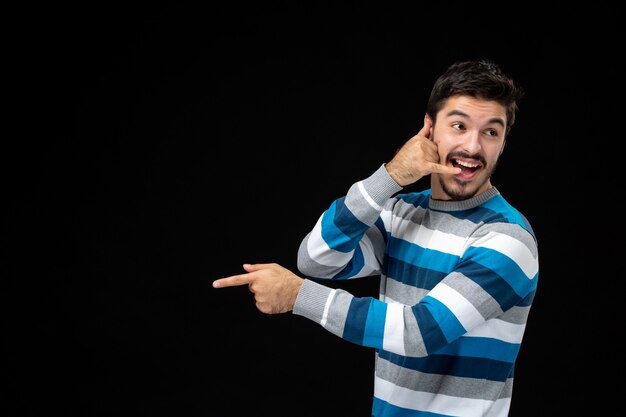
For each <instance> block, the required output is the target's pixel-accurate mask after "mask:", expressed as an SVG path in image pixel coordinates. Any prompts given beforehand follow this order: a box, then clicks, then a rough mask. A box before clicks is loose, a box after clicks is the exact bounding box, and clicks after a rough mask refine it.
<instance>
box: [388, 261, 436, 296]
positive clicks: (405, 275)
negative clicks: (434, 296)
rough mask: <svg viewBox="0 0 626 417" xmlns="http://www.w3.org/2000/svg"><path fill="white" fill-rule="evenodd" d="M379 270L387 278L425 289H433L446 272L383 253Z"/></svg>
mask: <svg viewBox="0 0 626 417" xmlns="http://www.w3.org/2000/svg"><path fill="white" fill-rule="evenodd" d="M381 272H382V273H383V274H384V275H385V276H386V277H388V278H391V279H394V280H396V281H398V282H402V283H403V284H406V285H410V286H412V287H417V288H422V289H425V290H431V289H433V287H434V286H435V285H437V284H438V283H439V282H440V281H441V280H442V279H443V278H444V277H445V276H446V275H447V274H448V272H447V271H446V272H441V271H433V270H432V269H426V268H421V267H419V266H415V265H413V264H411V263H408V262H404V261H401V260H399V259H395V258H392V257H389V256H387V255H385V260H384V262H383V270H382V271H381Z"/></svg>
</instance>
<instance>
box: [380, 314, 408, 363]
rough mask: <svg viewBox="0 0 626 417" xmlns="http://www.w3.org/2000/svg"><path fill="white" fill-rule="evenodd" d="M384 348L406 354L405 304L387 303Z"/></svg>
mask: <svg viewBox="0 0 626 417" xmlns="http://www.w3.org/2000/svg"><path fill="white" fill-rule="evenodd" d="M383 349H384V350H387V351H389V352H393V353H396V354H398V355H405V354H406V352H405V350H404V306H403V305H402V304H397V303H389V302H388V303H387V315H386V317H385V335H384V337H383Z"/></svg>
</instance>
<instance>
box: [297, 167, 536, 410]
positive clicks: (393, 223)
mask: <svg viewBox="0 0 626 417" xmlns="http://www.w3.org/2000/svg"><path fill="white" fill-rule="evenodd" d="M401 189H402V188H401V187H400V186H398V184H397V183H396V182H394V181H393V179H392V178H391V177H390V176H389V174H388V173H387V170H386V169H385V167H384V165H382V166H381V167H380V168H379V169H378V170H376V172H374V173H373V174H372V175H371V176H370V177H369V178H367V179H365V180H363V181H359V182H357V183H355V184H354V185H352V187H350V189H349V191H348V193H347V194H346V195H345V196H344V197H341V198H339V199H337V200H335V201H334V202H333V203H332V204H331V205H330V207H329V208H328V209H327V210H326V211H325V212H324V213H323V214H322V215H321V216H320V218H319V220H318V221H317V223H316V224H315V226H314V228H313V229H312V230H311V231H310V232H309V234H307V236H306V237H305V238H304V239H303V241H302V244H301V245H300V248H299V251H298V269H299V270H300V271H301V272H302V273H303V274H305V275H306V276H308V278H307V279H305V281H304V283H303V285H302V287H301V290H300V292H299V294H298V297H297V299H296V303H295V305H294V310H293V313H294V314H297V315H300V316H304V317H306V318H308V319H310V320H313V321H315V322H317V323H319V324H320V325H321V326H323V327H324V328H325V329H326V330H328V331H329V332H331V333H333V334H335V335H337V336H340V337H342V338H343V339H345V340H347V341H350V342H353V343H356V344H358V345H361V346H368V347H371V348H374V349H376V360H375V377H374V399H373V404H372V416H376V417H388V416H407V417H408V416H430V417H433V416H490V417H492V416H500V417H504V416H507V415H508V412H509V408H510V403H511V394H512V389H513V374H514V364H515V360H516V358H517V356H518V352H519V349H520V344H521V342H522V336H523V334H524V329H525V326H526V321H527V317H528V313H529V310H530V307H531V303H532V301H533V298H534V295H535V290H536V287H537V279H538V270H539V261H538V251H537V242H536V239H535V236H534V233H533V231H532V228H531V227H530V225H529V223H528V222H527V221H526V219H525V218H524V216H523V215H522V214H520V213H519V212H518V211H517V210H516V209H514V208H513V207H512V206H511V205H510V204H508V203H507V202H506V201H505V199H504V198H503V197H502V196H501V195H500V193H499V191H498V190H497V189H496V188H495V187H492V188H491V189H489V190H488V191H486V192H484V193H482V194H480V195H478V196H475V197H473V198H471V199H468V200H464V201H441V200H432V199H431V198H430V192H431V190H426V191H422V192H419V193H405V194H401V193H399V192H400V191H401ZM366 276H372V277H376V276H378V277H379V278H380V294H379V297H378V298H373V297H355V296H353V295H352V294H350V293H348V292H347V291H345V290H342V289H334V288H330V287H328V286H324V285H321V282H322V281H323V279H333V280H344V279H351V278H359V277H366Z"/></svg>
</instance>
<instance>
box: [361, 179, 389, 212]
mask: <svg viewBox="0 0 626 417" xmlns="http://www.w3.org/2000/svg"><path fill="white" fill-rule="evenodd" d="M357 187H358V189H359V191H360V192H361V195H362V196H363V198H364V199H365V201H367V203H368V204H369V205H370V206H371V207H372V208H373V209H374V210H376V211H381V210H382V209H383V208H382V206H379V205H378V204H377V203H376V202H375V201H374V200H373V199H372V197H370V195H369V194H368V193H367V190H365V187H364V186H363V181H359V182H358V183H357Z"/></svg>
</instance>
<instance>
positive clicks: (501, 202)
mask: <svg viewBox="0 0 626 417" xmlns="http://www.w3.org/2000/svg"><path fill="white" fill-rule="evenodd" d="M482 206H483V207H485V208H488V209H490V210H493V211H495V212H498V213H500V215H501V216H503V218H504V219H506V221H507V222H508V223H513V224H517V225H520V226H521V227H523V228H526V226H527V224H528V222H527V221H526V219H525V218H524V217H523V216H522V215H521V214H520V213H519V212H518V211H517V210H515V209H514V208H513V207H512V206H511V205H510V204H509V203H508V202H507V201H506V200H505V199H504V197H502V196H501V195H497V196H495V197H494V198H492V199H490V200H488V201H486V202H485V203H484V204H483V205H482Z"/></svg>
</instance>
